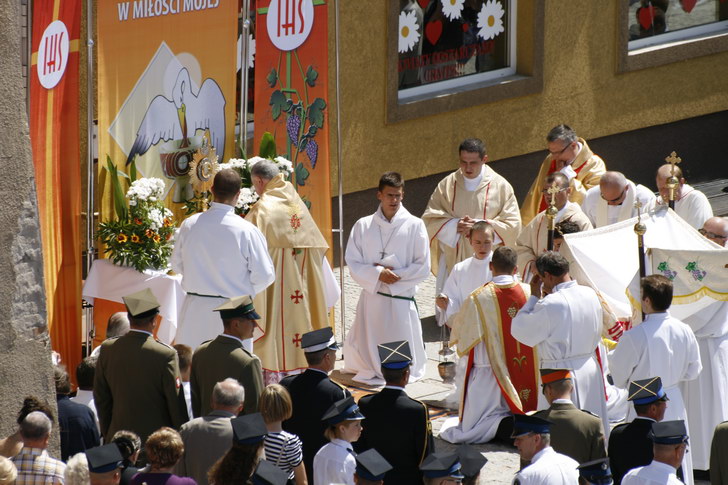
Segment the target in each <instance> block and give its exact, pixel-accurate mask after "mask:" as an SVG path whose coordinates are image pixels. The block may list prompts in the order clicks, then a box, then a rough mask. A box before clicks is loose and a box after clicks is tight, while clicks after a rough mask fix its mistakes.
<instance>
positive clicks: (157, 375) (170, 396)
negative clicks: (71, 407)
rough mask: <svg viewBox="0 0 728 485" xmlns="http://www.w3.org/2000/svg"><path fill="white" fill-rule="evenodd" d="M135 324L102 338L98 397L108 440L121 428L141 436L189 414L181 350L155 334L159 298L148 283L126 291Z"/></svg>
mask: <svg viewBox="0 0 728 485" xmlns="http://www.w3.org/2000/svg"><path fill="white" fill-rule="evenodd" d="M123 300H124V304H125V305H126V309H127V312H128V316H129V323H130V325H131V329H130V330H129V333H127V334H126V335H124V336H122V337H118V338H111V339H107V340H106V341H105V342H104V343H103V344H101V352H100V353H99V360H98V363H97V364H96V373H95V375H94V400H95V403H96V410H97V412H98V415H99V426H100V429H101V434H102V435H103V436H104V439H105V441H106V442H110V441H111V437H112V436H114V433H116V432H117V431H119V430H121V429H126V430H130V431H134V432H135V433H136V434H138V435H139V437H140V438H141V440H142V442H144V441H146V439H147V437H149V435H150V434H152V433H153V432H154V431H156V430H158V429H159V428H161V427H162V426H169V427H170V428H176V429H179V427H180V426H182V424H183V423H185V422H186V421H187V419H188V416H187V404H186V403H185V400H184V393H183V391H182V382H181V380H180V374H179V365H178V362H177V351H176V350H174V348H172V347H170V346H169V345H167V344H163V343H162V342H159V341H158V340H157V339H155V338H154V336H153V332H154V327H155V324H156V318H157V314H158V313H159V302H158V301H157V299H156V298H155V296H154V294H153V293H152V291H151V290H150V289H149V288H146V289H144V290H142V291H138V292H136V293H134V294H131V295H129V296H125V297H123Z"/></svg>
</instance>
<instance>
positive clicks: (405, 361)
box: [377, 340, 412, 369]
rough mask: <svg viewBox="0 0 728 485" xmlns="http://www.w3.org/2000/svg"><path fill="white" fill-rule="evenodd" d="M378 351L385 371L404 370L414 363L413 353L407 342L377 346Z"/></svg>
mask: <svg viewBox="0 0 728 485" xmlns="http://www.w3.org/2000/svg"><path fill="white" fill-rule="evenodd" d="M377 350H378V351H379V359H380V360H381V362H382V367H384V368H385V369H404V368H405V367H407V366H408V365H410V364H411V363H412V352H411V351H410V346H409V342H407V341H406V340H400V341H397V342H388V343H386V344H380V345H377Z"/></svg>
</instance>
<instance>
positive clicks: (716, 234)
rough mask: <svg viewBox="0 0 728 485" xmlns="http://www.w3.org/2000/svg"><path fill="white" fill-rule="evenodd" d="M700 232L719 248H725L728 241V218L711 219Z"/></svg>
mask: <svg viewBox="0 0 728 485" xmlns="http://www.w3.org/2000/svg"><path fill="white" fill-rule="evenodd" d="M698 232H700V234H702V235H703V236H705V237H706V238H708V239H710V240H711V241H713V242H714V243H715V244H717V245H718V246H723V247H725V243H726V241H728V218H725V217H711V218H710V219H708V220H707V221H705V224H703V227H701V228H700V229H698Z"/></svg>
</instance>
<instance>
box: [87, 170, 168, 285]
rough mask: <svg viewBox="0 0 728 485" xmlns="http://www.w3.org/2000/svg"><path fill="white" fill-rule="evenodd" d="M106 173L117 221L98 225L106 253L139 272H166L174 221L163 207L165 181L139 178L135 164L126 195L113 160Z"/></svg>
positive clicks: (117, 262) (130, 172) (112, 258)
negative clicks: (108, 175)
mask: <svg viewBox="0 0 728 485" xmlns="http://www.w3.org/2000/svg"><path fill="white" fill-rule="evenodd" d="M107 170H108V171H109V174H110V176H111V185H112V191H113V196H114V210H115V212H116V217H117V218H116V219H115V220H110V221H106V222H102V223H100V224H99V230H98V239H99V240H100V241H101V242H102V243H103V244H104V246H105V247H104V252H105V253H108V254H109V259H110V260H111V261H112V262H113V263H114V264H117V265H120V266H130V267H132V268H134V269H136V270H137V271H139V272H143V271H144V270H146V269H153V270H166V269H167V267H168V261H169V258H170V256H171V255H172V242H171V238H172V235H173V234H174V230H175V222H174V220H173V218H172V212H171V211H170V210H169V209H167V208H166V207H164V200H163V198H164V189H165V186H164V181H162V179H158V178H140V179H137V178H136V168H135V167H134V164H132V165H131V169H130V171H129V180H130V181H131V186H130V187H129V190H128V191H127V192H126V195H125V196H124V194H123V192H122V189H121V184H120V182H119V175H118V171H117V169H116V167H115V166H114V164H113V162H112V161H111V159H107Z"/></svg>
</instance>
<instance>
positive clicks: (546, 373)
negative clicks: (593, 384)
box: [540, 369, 574, 386]
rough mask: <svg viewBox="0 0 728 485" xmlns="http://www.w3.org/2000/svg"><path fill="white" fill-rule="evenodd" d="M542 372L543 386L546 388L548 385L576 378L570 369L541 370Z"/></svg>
mask: <svg viewBox="0 0 728 485" xmlns="http://www.w3.org/2000/svg"><path fill="white" fill-rule="evenodd" d="M540 372H541V384H542V385H544V386H545V385H546V384H551V383H554V382H559V381H564V380H566V379H573V378H574V376H573V375H572V374H571V371H570V370H569V369H541V370H540Z"/></svg>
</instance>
